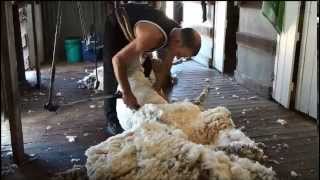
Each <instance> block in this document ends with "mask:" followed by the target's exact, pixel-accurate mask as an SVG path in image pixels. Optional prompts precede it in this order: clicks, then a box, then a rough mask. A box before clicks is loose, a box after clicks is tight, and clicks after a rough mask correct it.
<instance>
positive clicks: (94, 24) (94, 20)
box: [92, 2, 100, 89]
mask: <svg viewBox="0 0 320 180" xmlns="http://www.w3.org/2000/svg"><path fill="white" fill-rule="evenodd" d="M94 10H95V2H93V11H92V12H93V32H94V35H95V38H94V56H95V59H96V79H97V81H96V82H97V83H96V87H95V89H98V87H99V85H100V81H99V79H98V58H97V50H96V48H97V45H96V44H97V37H98V36H97V30H96V13H95V11H94Z"/></svg>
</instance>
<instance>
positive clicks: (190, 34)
mask: <svg viewBox="0 0 320 180" xmlns="http://www.w3.org/2000/svg"><path fill="white" fill-rule="evenodd" d="M123 7H124V9H125V11H126V13H127V15H128V16H127V17H128V22H129V24H130V26H131V27H132V32H133V35H134V38H133V40H131V41H129V40H128V39H127V38H126V36H125V34H124V32H123V29H121V26H120V25H119V23H118V22H117V19H116V15H115V12H114V11H113V12H112V13H110V15H108V17H107V20H106V24H105V35H104V92H105V94H106V95H110V94H114V93H115V92H116V90H117V86H118V83H119V85H120V87H121V89H122V98H123V102H124V104H126V105H127V107H129V108H132V109H137V108H139V104H138V102H137V99H136V97H135V96H134V94H133V93H132V90H131V88H130V84H129V81H128V75H127V69H126V68H127V66H128V64H130V63H132V61H134V60H135V59H136V58H132V57H137V56H139V55H141V54H143V53H145V52H152V51H157V52H159V54H161V67H160V70H159V76H158V79H157V81H156V83H155V84H154V85H153V88H154V90H155V91H157V92H159V93H160V92H161V89H163V87H164V86H165V81H166V77H168V74H170V69H171V66H172V61H173V59H174V58H175V57H176V58H181V57H192V56H195V55H197V54H198V52H199V50H200V47H201V38H200V35H199V33H198V32H196V31H195V30H193V29H192V28H181V27H180V26H179V25H178V23H176V22H175V21H173V20H171V19H169V18H167V17H166V15H165V14H164V13H163V12H162V11H160V10H157V9H155V8H153V7H151V6H148V5H146V4H125V5H123ZM104 107H105V115H106V119H107V131H108V132H109V133H110V134H113V135H115V134H118V133H121V132H122V131H123V129H122V127H121V125H120V124H119V121H118V118H117V112H116V99H114V98H109V99H105V102H104Z"/></svg>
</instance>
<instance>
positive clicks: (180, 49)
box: [169, 28, 201, 58]
mask: <svg viewBox="0 0 320 180" xmlns="http://www.w3.org/2000/svg"><path fill="white" fill-rule="evenodd" d="M169 44H170V48H171V50H172V51H173V53H174V55H175V56H176V57H177V58H180V57H192V56H196V55H197V54H198V52H199V50H200V47H201V37H200V34H199V33H198V32H197V31H195V30H194V29H192V28H178V29H175V30H174V31H173V32H172V34H171V35H170V42H169Z"/></svg>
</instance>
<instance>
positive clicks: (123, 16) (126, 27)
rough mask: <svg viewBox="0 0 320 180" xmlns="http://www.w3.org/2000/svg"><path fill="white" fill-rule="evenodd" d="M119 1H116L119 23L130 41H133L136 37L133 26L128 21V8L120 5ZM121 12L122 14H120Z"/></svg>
mask: <svg viewBox="0 0 320 180" xmlns="http://www.w3.org/2000/svg"><path fill="white" fill-rule="evenodd" d="M119 3H120V2H119V1H115V2H114V8H115V15H116V18H117V22H118V23H119V25H120V27H121V30H122V32H123V34H124V35H125V37H126V38H127V40H128V41H132V40H133V39H134V36H133V33H132V28H131V26H130V23H129V21H128V15H127V13H126V10H125V9H124V8H123V7H120V5H119ZM120 14H121V15H120Z"/></svg>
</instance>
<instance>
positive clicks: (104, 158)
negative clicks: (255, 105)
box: [85, 121, 275, 180]
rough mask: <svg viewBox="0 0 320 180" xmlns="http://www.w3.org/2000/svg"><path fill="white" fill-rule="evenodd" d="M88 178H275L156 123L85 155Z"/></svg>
mask: <svg viewBox="0 0 320 180" xmlns="http://www.w3.org/2000/svg"><path fill="white" fill-rule="evenodd" d="M85 155H86V156H87V163H86V168H87V172H88V173H87V174H88V176H89V178H90V179H200V178H201V179H246V180H247V179H274V178H275V172H274V171H273V170H272V168H266V167H264V166H262V165H261V164H260V163H258V162H254V161H252V160H249V159H247V158H240V157H238V156H236V155H228V154H227V153H225V152H223V151H219V150H213V149H210V148H209V147H208V146H206V145H202V144H197V143H193V142H191V141H190V140H188V136H187V135H186V134H185V133H184V132H183V131H182V130H181V129H178V128H175V127H172V126H168V125H166V124H164V123H161V122H158V121H146V122H143V123H142V124H140V126H139V128H135V129H133V130H130V131H125V132H124V133H122V134H119V135H116V136H113V137H111V138H109V139H108V140H106V141H104V142H101V143H100V144H98V145H96V146H92V147H90V148H89V149H88V150H87V151H86V152H85Z"/></svg>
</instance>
